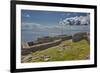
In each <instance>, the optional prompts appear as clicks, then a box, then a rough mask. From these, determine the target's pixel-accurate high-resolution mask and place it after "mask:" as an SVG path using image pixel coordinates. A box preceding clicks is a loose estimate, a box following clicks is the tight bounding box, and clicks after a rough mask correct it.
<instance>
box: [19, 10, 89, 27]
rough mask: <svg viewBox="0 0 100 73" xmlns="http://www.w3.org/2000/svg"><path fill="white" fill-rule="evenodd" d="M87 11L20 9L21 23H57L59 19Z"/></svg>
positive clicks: (82, 14) (81, 14) (79, 14)
mask: <svg viewBox="0 0 100 73" xmlns="http://www.w3.org/2000/svg"><path fill="white" fill-rule="evenodd" d="M86 15H87V13H77V12H55V11H36V10H35V11H34V10H21V17H22V18H21V20H22V23H23V22H24V23H32V22H34V23H38V24H43V25H57V24H58V23H59V21H62V20H63V19H65V18H70V17H75V16H86Z"/></svg>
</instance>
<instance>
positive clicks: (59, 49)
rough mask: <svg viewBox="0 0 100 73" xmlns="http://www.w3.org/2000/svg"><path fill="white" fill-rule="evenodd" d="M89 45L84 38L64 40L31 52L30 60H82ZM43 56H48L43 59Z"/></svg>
mask: <svg viewBox="0 0 100 73" xmlns="http://www.w3.org/2000/svg"><path fill="white" fill-rule="evenodd" d="M89 52H90V46H89V44H88V43H87V41H86V40H82V41H79V42H72V41H64V42H62V43H61V44H60V45H58V46H55V47H51V48H48V49H45V50H42V51H37V52H34V53H32V54H31V55H32V59H31V61H30V62H45V61H65V60H84V59H86V57H87V56H89ZM44 56H49V58H48V60H45V58H44Z"/></svg>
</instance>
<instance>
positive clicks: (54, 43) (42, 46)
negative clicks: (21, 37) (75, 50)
mask: <svg viewBox="0 0 100 73" xmlns="http://www.w3.org/2000/svg"><path fill="white" fill-rule="evenodd" d="M61 41H62V40H61V39H59V40H55V41H52V42H48V43H43V44H37V45H34V46H30V47H29V48H22V49H21V54H22V55H26V54H29V53H31V52H36V51H41V50H44V49H47V48H49V47H53V46H57V45H59V44H60V43H61Z"/></svg>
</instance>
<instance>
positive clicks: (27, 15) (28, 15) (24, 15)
mask: <svg viewBox="0 0 100 73" xmlns="http://www.w3.org/2000/svg"><path fill="white" fill-rule="evenodd" d="M22 16H23V17H26V18H29V17H31V16H30V14H22Z"/></svg>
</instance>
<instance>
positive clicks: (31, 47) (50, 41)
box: [21, 32, 90, 55]
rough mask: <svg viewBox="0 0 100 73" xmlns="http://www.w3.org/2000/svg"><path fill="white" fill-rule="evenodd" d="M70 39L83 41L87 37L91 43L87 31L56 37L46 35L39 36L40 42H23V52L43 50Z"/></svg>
mask: <svg viewBox="0 0 100 73" xmlns="http://www.w3.org/2000/svg"><path fill="white" fill-rule="evenodd" d="M70 39H72V41H73V42H78V41H81V40H82V39H85V40H87V41H88V43H90V40H89V39H90V38H89V34H88V33H86V32H82V33H76V34H74V35H73V36H63V37H62V36H60V37H56V39H54V38H49V37H45V38H39V39H38V42H35V43H34V42H28V43H22V48H21V54H22V55H27V54H29V53H31V52H36V51H41V50H44V49H47V48H50V47H53V46H57V45H59V44H60V43H61V42H62V41H65V40H70Z"/></svg>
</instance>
